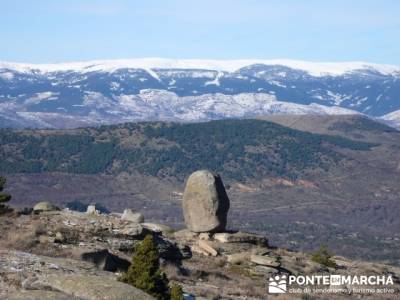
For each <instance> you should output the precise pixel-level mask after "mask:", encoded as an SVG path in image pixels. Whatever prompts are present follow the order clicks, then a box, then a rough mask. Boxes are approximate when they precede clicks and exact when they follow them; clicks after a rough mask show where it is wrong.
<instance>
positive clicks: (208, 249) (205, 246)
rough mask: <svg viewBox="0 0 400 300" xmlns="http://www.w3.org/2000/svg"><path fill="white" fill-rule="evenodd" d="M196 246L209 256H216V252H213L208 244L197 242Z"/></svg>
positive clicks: (202, 241)
mask: <svg viewBox="0 0 400 300" xmlns="http://www.w3.org/2000/svg"><path fill="white" fill-rule="evenodd" d="M198 246H199V247H200V248H201V249H203V250H204V251H206V252H208V253H209V254H210V255H211V256H217V255H218V252H217V250H215V249H214V248H213V247H212V246H211V245H210V243H208V242H207V241H204V240H199V242H198Z"/></svg>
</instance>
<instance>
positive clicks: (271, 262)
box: [250, 254, 281, 268]
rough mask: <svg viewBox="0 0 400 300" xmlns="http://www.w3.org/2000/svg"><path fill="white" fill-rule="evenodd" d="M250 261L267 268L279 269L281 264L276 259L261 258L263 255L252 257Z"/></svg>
mask: <svg viewBox="0 0 400 300" xmlns="http://www.w3.org/2000/svg"><path fill="white" fill-rule="evenodd" d="M250 261H251V262H252V263H255V264H257V265H262V266H267V267H273V268H276V267H279V266H280V265H281V264H280V262H278V261H277V260H276V258H272V257H268V256H261V255H254V254H252V255H250Z"/></svg>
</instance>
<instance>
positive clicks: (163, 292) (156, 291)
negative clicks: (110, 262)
mask: <svg viewBox="0 0 400 300" xmlns="http://www.w3.org/2000/svg"><path fill="white" fill-rule="evenodd" d="M120 280H121V281H122V282H125V283H129V284H131V285H133V286H134V287H136V288H139V289H141V290H143V291H145V292H147V293H149V294H150V295H153V296H154V297H156V298H157V299H160V300H164V299H169V290H168V279H167V277H166V276H165V274H164V273H162V272H161V270H160V263H159V253H158V249H157V245H156V243H155V242H154V239H153V236H151V235H147V236H146V237H145V239H144V240H143V241H142V242H141V243H140V244H139V245H138V246H137V247H136V249H135V251H134V253H133V258H132V264H131V266H130V267H129V268H128V271H127V272H126V273H125V274H124V275H123V276H122V277H121V278H120Z"/></svg>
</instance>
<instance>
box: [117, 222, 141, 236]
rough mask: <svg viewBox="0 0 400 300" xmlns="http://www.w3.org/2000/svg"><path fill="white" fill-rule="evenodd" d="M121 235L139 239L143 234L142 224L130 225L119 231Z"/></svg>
mask: <svg viewBox="0 0 400 300" xmlns="http://www.w3.org/2000/svg"><path fill="white" fill-rule="evenodd" d="M119 233H120V234H122V235H126V236H129V237H131V238H134V237H139V236H141V235H142V233H143V227H142V226H141V225H140V224H135V223H130V224H129V225H128V226H125V227H124V228H122V229H121V230H120V231H119Z"/></svg>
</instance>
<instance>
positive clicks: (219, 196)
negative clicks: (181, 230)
mask: <svg viewBox="0 0 400 300" xmlns="http://www.w3.org/2000/svg"><path fill="white" fill-rule="evenodd" d="M228 210H229V198H228V195H227V194H226V191H225V188H224V185H223V183H222V180H221V178H220V177H219V176H218V175H216V174H213V173H211V172H210V171H208V170H201V171H196V172H194V173H193V174H192V175H190V176H189V179H188V181H187V183H186V187H185V191H184V193H183V215H184V218H185V223H186V226H187V228H188V229H189V230H191V231H193V232H219V231H224V230H225V226H226V222H227V215H228Z"/></svg>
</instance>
